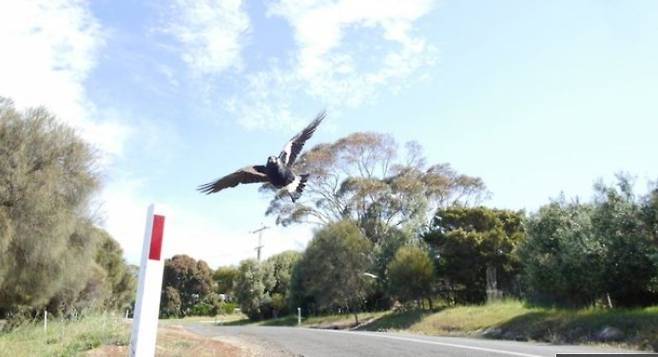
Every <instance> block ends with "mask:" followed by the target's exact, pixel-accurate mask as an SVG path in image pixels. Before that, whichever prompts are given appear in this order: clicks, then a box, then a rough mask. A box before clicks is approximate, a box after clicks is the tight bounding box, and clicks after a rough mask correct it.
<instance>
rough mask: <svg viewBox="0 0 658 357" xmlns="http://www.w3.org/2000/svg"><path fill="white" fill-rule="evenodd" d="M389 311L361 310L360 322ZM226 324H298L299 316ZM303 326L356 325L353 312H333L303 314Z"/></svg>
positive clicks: (342, 326) (338, 327)
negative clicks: (318, 314) (311, 314)
mask: <svg viewBox="0 0 658 357" xmlns="http://www.w3.org/2000/svg"><path fill="white" fill-rule="evenodd" d="M389 313H390V312H388V311H375V312H361V313H359V323H364V322H367V321H374V320H376V319H379V318H381V317H382V316H384V315H386V314H389ZM224 325H226V326H242V325H253V326H297V316H296V315H287V316H283V317H279V318H276V319H269V320H262V321H251V320H249V319H246V318H245V319H242V320H236V321H232V322H228V323H224ZM302 327H311V328H336V329H344V328H351V327H354V315H352V314H332V315H321V316H302Z"/></svg>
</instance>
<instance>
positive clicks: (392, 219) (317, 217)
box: [264, 133, 485, 241]
mask: <svg viewBox="0 0 658 357" xmlns="http://www.w3.org/2000/svg"><path fill="white" fill-rule="evenodd" d="M406 148H407V150H406V157H405V158H402V159H399V158H398V145H397V143H396V142H395V140H394V139H393V138H392V137H391V136H390V135H385V134H379V133H354V134H351V135H349V136H347V137H344V138H342V139H339V140H337V141H336V142H334V143H330V144H321V145H318V146H316V147H314V148H312V149H311V150H309V151H307V152H306V153H304V154H303V155H302V156H301V157H300V159H299V160H298V161H297V162H296V163H295V170H296V171H297V172H303V173H310V174H311V179H310V181H309V183H308V185H307V188H306V190H305V192H304V196H303V197H302V199H301V200H298V201H297V202H296V203H292V202H290V200H289V199H286V197H282V196H280V197H276V198H275V199H274V200H272V201H271V202H270V206H269V208H268V210H267V212H266V213H267V214H269V215H275V216H276V217H277V222H278V223H280V224H283V225H288V224H291V223H297V222H309V221H310V222H315V223H320V224H327V223H330V222H335V221H340V220H343V219H351V220H354V221H355V222H357V223H358V224H359V226H360V227H361V228H362V230H363V231H364V232H365V233H366V235H367V236H368V238H369V239H371V240H373V241H376V240H377V239H378V237H380V236H381V234H382V233H383V232H384V231H386V230H387V229H388V228H389V227H398V228H402V227H405V226H406V227H418V226H420V225H423V224H424V223H425V222H426V220H427V215H428V213H429V212H433V211H434V210H435V209H436V207H445V206H448V205H451V204H454V203H456V202H461V203H467V202H476V201H478V199H479V198H480V197H481V196H482V195H483V194H485V186H484V183H483V182H482V180H481V179H479V178H477V177H471V176H466V175H463V174H459V173H457V172H456V171H455V170H453V169H452V168H451V167H450V166H449V165H448V164H438V165H432V166H429V167H428V166H427V165H426V163H425V159H424V158H423V155H422V148H421V147H420V145H419V144H417V143H415V142H411V143H408V144H407V145H406ZM264 187H265V188H266V189H267V188H270V187H269V186H264Z"/></svg>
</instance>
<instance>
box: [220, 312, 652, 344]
mask: <svg viewBox="0 0 658 357" xmlns="http://www.w3.org/2000/svg"><path fill="white" fill-rule="evenodd" d="M359 320H360V321H364V322H366V323H365V324H362V325H361V326H359V327H357V329H358V330H364V331H407V332H413V333H419V334H425V335H452V336H482V337H488V338H499V339H511V340H520V341H543V342H552V343H580V344H583V343H585V344H586V343H602V342H609V343H613V344H616V345H621V346H627V347H630V348H639V349H645V350H654V351H658V306H654V307H649V308H643V309H642V308H637V309H600V308H588V309H578V310H576V309H551V308H538V307H527V306H526V305H524V304H523V303H522V302H519V301H504V302H498V303H493V304H487V305H476V306H459V307H451V308H443V309H437V310H435V311H434V312H431V311H427V310H411V311H404V312H390V311H388V312H375V313H362V314H359ZM230 324H256V325H265V326H295V325H296V324H297V318H296V317H295V316H286V317H282V318H278V319H272V320H266V321H260V322H255V323H254V322H249V321H248V320H239V321H235V322H233V323H230ZM353 324H354V317H353V316H352V315H329V316H318V317H309V318H305V319H303V321H302V325H303V326H305V327H324V328H353V327H354V325H353ZM605 327H614V328H616V329H619V330H620V331H621V332H622V335H620V336H618V337H617V338H613V339H611V340H608V341H604V339H602V338H601V336H600V333H601V331H602V330H603V329H604V328H605Z"/></svg>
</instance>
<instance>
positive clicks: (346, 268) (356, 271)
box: [292, 220, 372, 319]
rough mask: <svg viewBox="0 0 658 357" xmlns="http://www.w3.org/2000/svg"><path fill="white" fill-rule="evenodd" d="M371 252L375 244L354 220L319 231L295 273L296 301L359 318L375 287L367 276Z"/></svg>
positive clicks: (321, 309) (307, 305) (338, 223)
mask: <svg viewBox="0 0 658 357" xmlns="http://www.w3.org/2000/svg"><path fill="white" fill-rule="evenodd" d="M371 249H372V243H371V242H370V241H369V240H368V239H366V238H365V237H364V236H363V234H362V233H361V231H360V230H359V228H358V227H357V226H356V225H355V224H354V223H353V222H352V221H348V220H343V221H339V222H336V223H331V224H328V225H327V226H325V227H324V228H322V229H320V230H319V231H317V232H316V233H315V236H314V237H313V239H312V240H311V242H310V243H309V245H308V247H307V248H306V251H304V255H303V256H302V258H301V260H300V261H299V264H298V265H297V267H296V269H295V270H294V271H293V274H294V277H293V281H294V283H293V284H292V286H294V288H295V290H296V291H295V292H294V293H295V302H298V303H299V302H301V303H305V304H304V305H305V306H302V307H303V308H305V310H309V309H310V310H313V309H317V310H320V311H328V310H334V311H336V310H339V309H340V310H343V311H349V312H352V313H354V314H355V317H356V313H357V312H358V311H360V309H361V307H362V306H363V305H364V303H365V298H366V296H367V294H368V290H369V288H370V285H371V279H370V278H369V277H367V276H366V275H365V273H367V272H368V270H369V268H370V267H371V263H370V261H369V259H368V256H369V254H370V252H371ZM357 319H358V318H357Z"/></svg>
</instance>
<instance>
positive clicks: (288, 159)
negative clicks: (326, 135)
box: [279, 112, 327, 167]
mask: <svg viewBox="0 0 658 357" xmlns="http://www.w3.org/2000/svg"><path fill="white" fill-rule="evenodd" d="M325 116H327V113H326V112H321V113H320V114H318V115H317V116H316V117H315V119H313V121H312V122H311V124H309V125H308V126H307V127H306V128H304V130H302V131H301V132H300V133H298V134H297V135H295V136H293V138H292V139H290V141H288V143H287V144H286V146H284V147H283V151H281V154H279V159H280V160H281V162H282V163H283V164H284V165H286V166H288V167H290V166H292V164H294V163H295V160H296V159H297V156H298V155H299V153H300V152H301V151H302V148H303V147H304V143H305V142H306V140H308V139H310V138H311V136H312V135H313V133H314V132H315V129H317V128H318V125H320V123H321V122H322V120H323V119H324V117H325Z"/></svg>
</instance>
